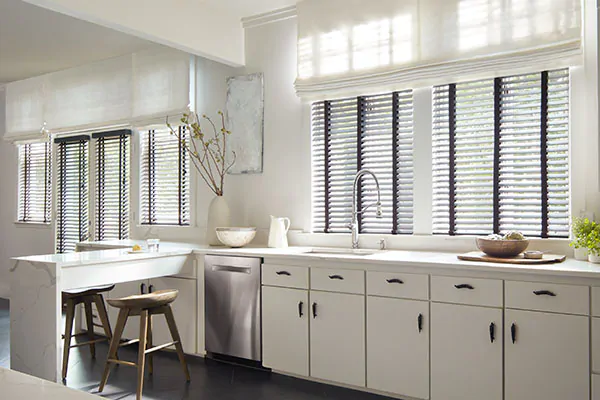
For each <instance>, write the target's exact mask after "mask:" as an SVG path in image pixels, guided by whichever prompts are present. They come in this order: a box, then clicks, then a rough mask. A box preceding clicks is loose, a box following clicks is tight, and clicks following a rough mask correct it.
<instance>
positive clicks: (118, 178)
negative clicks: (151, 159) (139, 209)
mask: <svg viewBox="0 0 600 400" xmlns="http://www.w3.org/2000/svg"><path fill="white" fill-rule="evenodd" d="M92 137H93V138H95V139H97V140H96V204H95V210H96V215H95V221H96V226H95V233H96V234H95V240H109V239H128V238H129V182H130V173H129V158H130V153H129V146H130V139H131V131H130V130H119V131H111V132H102V133H95V134H93V135H92Z"/></svg>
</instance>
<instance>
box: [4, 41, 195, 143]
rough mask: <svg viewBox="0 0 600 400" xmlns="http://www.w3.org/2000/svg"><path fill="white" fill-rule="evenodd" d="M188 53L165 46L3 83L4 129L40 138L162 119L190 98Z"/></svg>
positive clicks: (18, 138) (10, 136)
mask: <svg viewBox="0 0 600 400" xmlns="http://www.w3.org/2000/svg"><path fill="white" fill-rule="evenodd" d="M192 60H193V56H190V55H189V54H187V53H183V52H180V51H177V50H173V49H170V48H166V47H153V48H151V49H148V50H145V51H141V52H139V53H134V54H128V55H125V56H121V57H116V58H111V59H108V60H103V61H99V62H95V63H91V64H87V65H83V66H80V67H75V68H71V69H67V70H63V71H59V72H54V73H51V74H47V75H43V76H40V77H36V78H33V79H27V80H24V81H18V82H13V83H9V84H8V85H6V109H7V113H6V134H5V136H4V138H5V139H6V140H9V141H12V142H23V141H32V140H42V139H46V137H45V135H44V131H43V129H42V128H44V127H45V128H47V129H48V130H49V131H50V132H51V133H61V132H73V131H84V130H89V129H94V128H99V127H107V126H119V125H121V126H122V125H126V124H132V123H133V122H134V121H136V122H139V121H145V120H150V119H154V118H159V117H160V118H164V117H166V116H167V115H174V114H177V113H180V112H183V111H185V110H187V109H188V105H189V104H190V103H191V100H192V99H193V96H192V94H191V93H192V87H191V82H192V81H191V79H190V74H191V71H192V68H191V67H192V65H193V63H192Z"/></svg>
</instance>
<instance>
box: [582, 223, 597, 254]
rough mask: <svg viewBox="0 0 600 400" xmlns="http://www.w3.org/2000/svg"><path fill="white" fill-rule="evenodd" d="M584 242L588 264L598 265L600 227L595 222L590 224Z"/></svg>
mask: <svg viewBox="0 0 600 400" xmlns="http://www.w3.org/2000/svg"><path fill="white" fill-rule="evenodd" d="M585 242H586V245H585V247H586V248H587V249H588V253H589V254H588V260H589V262H591V263H594V264H600V225H598V224H597V223H596V222H592V230H591V231H590V233H589V234H588V235H587V237H586V241H585Z"/></svg>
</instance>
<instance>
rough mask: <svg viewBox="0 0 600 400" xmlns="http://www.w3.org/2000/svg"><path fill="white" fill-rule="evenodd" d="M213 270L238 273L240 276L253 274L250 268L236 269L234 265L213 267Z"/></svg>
mask: <svg viewBox="0 0 600 400" xmlns="http://www.w3.org/2000/svg"><path fill="white" fill-rule="evenodd" d="M212 270H213V271H220V272H236V273H239V274H248V275H250V274H251V273H252V268H250V267H236V266H233V265H219V264H217V265H213V266H212Z"/></svg>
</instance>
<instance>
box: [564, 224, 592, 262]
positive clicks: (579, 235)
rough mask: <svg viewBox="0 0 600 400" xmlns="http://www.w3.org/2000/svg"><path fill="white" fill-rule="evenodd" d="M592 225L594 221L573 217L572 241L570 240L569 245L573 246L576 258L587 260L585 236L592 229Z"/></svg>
mask: <svg viewBox="0 0 600 400" xmlns="http://www.w3.org/2000/svg"><path fill="white" fill-rule="evenodd" d="M594 225H595V222H593V221H590V220H589V219H588V218H579V217H575V218H573V224H572V231H573V241H572V242H571V244H570V246H571V247H573V248H574V255H575V259H576V260H581V261H587V259H588V248H587V237H588V235H589V234H590V233H591V232H592V230H593V229H594Z"/></svg>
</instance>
